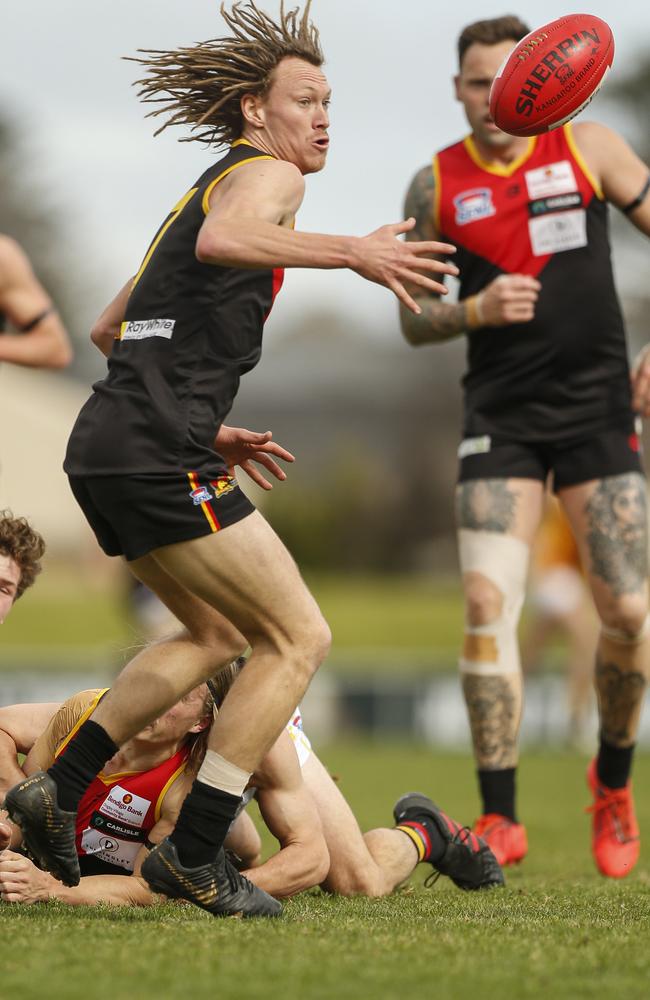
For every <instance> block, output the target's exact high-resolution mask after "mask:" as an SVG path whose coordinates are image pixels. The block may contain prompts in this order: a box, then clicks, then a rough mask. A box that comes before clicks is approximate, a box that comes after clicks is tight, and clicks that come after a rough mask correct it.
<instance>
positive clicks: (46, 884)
mask: <svg viewBox="0 0 650 1000" xmlns="http://www.w3.org/2000/svg"><path fill="white" fill-rule="evenodd" d="M105 693H106V692H105V691H101V690H100V691H95V690H92V691H81V692H80V693H79V694H76V695H73V697H72V698H69V699H68V700H67V701H66V702H64V703H63V704H59V703H55V704H52V703H50V704H35V705H11V706H8V707H7V708H3V709H0V802H3V801H4V794H5V792H6V791H7V788H8V787H10V786H11V785H12V784H14V783H15V782H16V781H19V780H22V779H23V778H24V777H25V776H26V775H27V776H28V775H31V774H33V773H35V772H37V771H38V770H39V768H41V767H47V766H49V765H50V764H52V763H53V761H54V760H55V758H56V757H57V756H58V754H59V753H60V752H61V751H62V750H63V749H64V747H65V746H66V745H67V744H68V742H69V740H70V739H71V738H72V737H73V736H74V734H75V733H76V732H77V730H78V729H79V727H80V726H81V725H82V723H83V721H84V720H85V719H86V718H88V717H89V716H90V714H91V713H92V711H93V709H94V708H95V707H96V705H97V704H98V702H99V701H100V700H101V698H102V697H103V695H104V694H105ZM212 707H213V701H212V697H211V695H210V694H209V691H208V688H207V685H205V684H202V685H200V686H199V687H197V688H195V689H194V690H193V691H191V692H190V693H189V694H188V695H186V696H185V697H184V698H183V699H182V700H181V701H179V702H178V704H177V705H175V706H174V707H173V708H171V709H170V710H169V711H168V712H166V713H165V714H164V715H163V716H161V717H160V718H159V719H157V720H156V721H155V722H153V723H152V724H150V725H148V726H146V727H145V729H143V731H142V732H140V733H138V734H137V735H136V736H135V737H134V738H133V739H132V740H129V742H128V743H126V744H125V745H124V746H123V747H122V748H121V749H120V750H119V752H118V753H117V754H116V755H115V756H114V757H113V758H112V759H111V760H110V761H108V763H107V764H106V765H105V766H104V769H103V770H102V772H101V774H100V775H99V776H98V777H97V778H96V779H95V781H94V782H93V783H92V784H91V785H90V787H89V788H88V790H87V791H86V793H85V795H84V797H83V798H82V801H81V805H80V809H79V814H78V822H77V838H76V841H77V853H78V857H79V863H80V868H81V871H82V875H83V877H82V879H81V881H80V882H79V884H78V885H76V886H74V887H72V888H68V887H65V886H63V885H62V884H61V883H60V882H58V881H57V880H56V879H55V878H53V876H52V875H50V874H49V872H44V871H41V870H40V869H39V868H37V867H36V866H35V865H34V864H32V862H31V861H29V860H28V858H26V857H25V856H24V855H23V854H19V853H16V849H17V848H18V847H20V844H21V833H20V830H19V828H18V827H16V826H14V825H13V824H11V823H10V822H9V820H8V819H7V818H6V817H3V819H2V821H1V822H0V848H4V850H2V853H0V868H1V870H2V876H1V881H0V885H1V888H2V898H3V899H4V900H6V901H8V902H22V903H34V902H38V901H41V900H45V899H59V900H61V901H62V902H65V903H70V904H72V905H81V904H92V903H99V902H106V903H112V904H115V905H150V904H151V903H153V902H154V900H155V897H154V895H153V894H152V892H151V890H150V889H149V887H148V886H147V884H146V882H145V881H144V879H142V878H140V877H139V871H140V865H141V864H142V861H143V860H144V858H145V857H146V856H147V853H148V845H151V844H154V843H159V842H160V841H161V840H162V839H163V837H164V836H166V834H168V833H170V832H171V831H172V830H173V828H174V824H175V822H176V817H177V815H178V811H179V809H180V807H181V804H182V802H183V800H184V798H185V796H186V794H187V792H188V791H189V788H190V786H191V783H192V780H193V778H194V776H195V775H196V771H197V770H198V768H199V766H200V764H201V761H202V759H203V755H204V753H205V748H206V745H207V736H208V732H209V729H210V726H211V723H212V718H213V716H212ZM17 753H24V754H26V757H25V761H24V763H23V767H22V769H21V767H20V766H19V764H18V761H17V756H16V754H17ZM235 828H236V829H237V840H236V847H237V851H238V853H239V854H240V855H243V856H244V857H246V858H247V859H248V860H249V861H250V862H251V863H254V862H255V859H256V857H257V855H258V854H259V846H260V845H259V837H258V836H257V833H256V831H255V829H254V827H253V825H252V823H251V821H250V819H249V817H248V816H246V815H245V814H242V815H241V816H239V817H238V818H237V820H235V824H234V828H233V831H234V829H235ZM7 848H9V849H7ZM132 873H133V874H134V877H125V876H131V875H132Z"/></svg>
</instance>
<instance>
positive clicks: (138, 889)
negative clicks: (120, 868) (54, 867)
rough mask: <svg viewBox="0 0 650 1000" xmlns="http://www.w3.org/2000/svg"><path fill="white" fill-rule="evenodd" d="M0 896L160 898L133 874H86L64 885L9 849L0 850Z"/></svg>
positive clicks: (142, 902) (116, 902) (74, 901)
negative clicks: (78, 879) (74, 883)
mask: <svg viewBox="0 0 650 1000" xmlns="http://www.w3.org/2000/svg"><path fill="white" fill-rule="evenodd" d="M0 896H1V898H2V899H3V900H4V901H5V902H6V903H23V904H29V903H46V902H47V901H48V900H50V899H56V900H58V901H59V902H60V903H66V904H67V905H68V906H94V905H96V904H97V903H109V904H110V905H111V906H152V905H153V904H154V903H155V902H156V901H157V899H159V898H160V897H156V896H155V895H154V893H152V892H151V889H150V888H149V886H148V885H147V883H146V882H145V881H144V879H142V878H140V877H139V876H136V875H127V874H125V875H86V876H84V877H83V878H82V879H81V881H80V882H79V884H78V885H75V886H65V885H62V884H61V882H59V881H58V880H57V879H55V878H54V876H52V875H50V873H49V872H43V871H41V870H40V868H37V867H36V865H34V864H33V863H32V862H31V861H30V860H29V859H28V858H26V857H24V855H22V854H15V853H14V852H13V851H2V852H0Z"/></svg>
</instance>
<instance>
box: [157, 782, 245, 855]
mask: <svg viewBox="0 0 650 1000" xmlns="http://www.w3.org/2000/svg"><path fill="white" fill-rule="evenodd" d="M240 802H241V795H230V794H229V793H228V792H224V791H222V790H221V789H220V788H212V786H211V785H206V784H204V783H203V782H202V781H199V780H198V778H197V779H195V781H194V784H193V785H192V788H191V791H190V793H189V795H188V796H187V798H186V799H185V801H184V802H183V806H182V808H181V811H180V814H179V817H178V820H177V821H176V827H175V828H174V832H173V833H172V834H170V837H169V839H170V840H171V842H172V843H173V844H174V846H175V847H176V850H177V852H178V860H179V861H180V863H181V864H182V865H183V867H184V868H198V867H199V866H200V865H209V864H210V863H211V862H212V861H214V860H215V858H216V856H217V854H218V853H219V850H220V848H221V847H222V845H223V842H224V840H225V839H226V834H227V833H228V828H229V827H230V824H231V823H232V821H233V819H234V818H235V814H236V812H237V807H238V806H239V803H240Z"/></svg>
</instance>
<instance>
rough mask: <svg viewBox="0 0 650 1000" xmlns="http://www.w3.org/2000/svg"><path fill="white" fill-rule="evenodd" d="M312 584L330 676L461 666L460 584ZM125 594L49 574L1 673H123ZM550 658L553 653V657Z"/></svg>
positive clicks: (0, 655) (26, 610) (24, 605)
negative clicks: (328, 643) (101, 669)
mask: <svg viewBox="0 0 650 1000" xmlns="http://www.w3.org/2000/svg"><path fill="white" fill-rule="evenodd" d="M308 583H309V585H310V587H311V589H312V591H313V593H314V594H315V596H316V598H317V600H318V602H319V604H320V606H321V608H322V610H323V613H324V615H325V617H326V618H327V620H328V622H329V624H330V626H331V629H332V634H333V645H332V652H331V655H330V658H329V660H328V669H330V670H333V671H343V670H349V668H350V664H351V663H353V665H354V670H355V672H356V673H363V672H368V673H378V672H379V673H380V672H383V671H392V670H394V667H395V663H396V662H398V663H399V664H400V671H401V672H408V673H411V674H414V673H421V674H423V673H430V672H431V670H432V669H434V670H435V669H438V668H442V669H445V668H446V669H448V668H450V667H453V666H454V664H455V660H456V655H457V648H458V644H459V642H460V637H461V636H462V632H463V609H462V604H461V594H460V588H459V584H458V581H457V580H455V579H453V578H452V579H450V580H448V579H441V580H436V579H433V578H429V577H426V576H414V575H412V576H375V577H365V576H314V577H311V578H310V579H309V580H308ZM125 611H126V603H125V596H124V593H123V592H121V591H120V590H119V588H117V587H115V586H112V587H108V586H107V585H106V584H102V585H98V584H94V585H93V583H92V581H89V580H88V579H86V578H84V577H81V576H79V575H76V574H74V573H71V572H70V570H69V569H65V570H64V569H62V568H61V567H56V566H54V567H48V571H47V572H46V573H44V574H43V577H42V578H41V579H39V580H38V582H37V585H36V586H35V587H34V589H33V590H32V591H30V593H29V595H28V597H27V598H26V599H25V601H24V602H23V601H19V602H18V603H17V605H16V606H15V608H14V609H13V611H12V613H11V617H10V618H9V619H8V621H7V622H6V623H5V625H4V626H3V635H2V646H1V647H0V671H2V669H16V668H20V666H21V665H22V664H24V663H29V665H30V666H40V667H41V668H42V669H44V670H45V669H47V665H48V662H54V663H55V664H56V666H57V668H59V669H60V668H61V666H62V665H65V666H66V668H69V669H79V670H84V669H88V667H89V666H91V665H93V663H96V662H101V663H106V662H112V663H113V664H114V665H115V666H116V667H119V666H121V665H122V664H123V663H124V662H125V660H126V659H128V658H129V655H130V651H131V650H132V648H133V647H134V645H136V644H137V643H138V642H139V641H140V638H141V637H140V635H139V633H138V631H137V629H136V627H135V625H134V623H133V622H130V621H129V618H128V615H126V614H125ZM551 660H552V656H551Z"/></svg>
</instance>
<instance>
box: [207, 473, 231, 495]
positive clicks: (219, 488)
mask: <svg viewBox="0 0 650 1000" xmlns="http://www.w3.org/2000/svg"><path fill="white" fill-rule="evenodd" d="M210 486H211V487H212V489H213V490H214V498H215V500H221V497H223V496H225V495H226V493H232V491H233V490H235V489H237V480H236V479H235V478H234V477H233V476H219V478H218V479H215V480H214V481H211V482H210Z"/></svg>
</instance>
